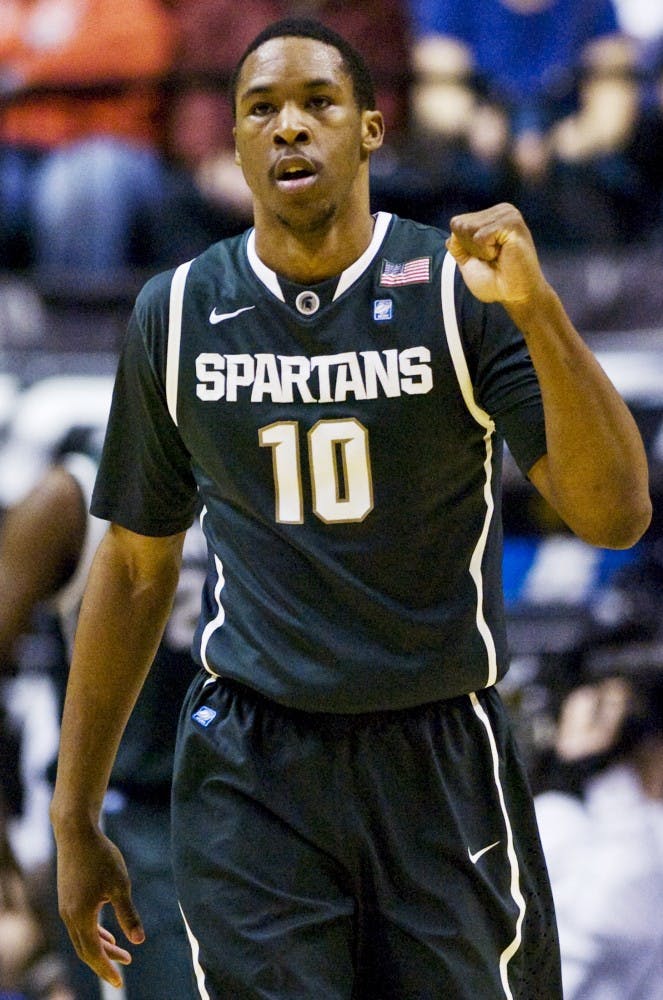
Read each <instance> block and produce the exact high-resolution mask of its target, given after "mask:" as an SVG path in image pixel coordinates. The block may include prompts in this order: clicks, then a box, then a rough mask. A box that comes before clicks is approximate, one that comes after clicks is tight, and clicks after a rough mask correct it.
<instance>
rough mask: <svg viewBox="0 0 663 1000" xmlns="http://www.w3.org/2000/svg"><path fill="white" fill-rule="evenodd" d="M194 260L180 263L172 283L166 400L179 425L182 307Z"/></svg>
mask: <svg viewBox="0 0 663 1000" xmlns="http://www.w3.org/2000/svg"><path fill="white" fill-rule="evenodd" d="M192 264H193V260H188V261H186V263H185V264H180V266H179V267H178V268H177V269H176V271H175V273H174V275H173V278H172V281H171V283H170V303H169V306H168V351H167V353H166V402H167V404H168V412H169V413H170V415H171V417H172V419H173V423H174V424H175V426H177V387H178V383H179V365H180V341H181V339H182V308H183V305H184V286H185V284H186V279H187V275H188V273H189V268H190V267H191V265H192Z"/></svg>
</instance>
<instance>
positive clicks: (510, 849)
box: [469, 692, 527, 1000]
mask: <svg viewBox="0 0 663 1000" xmlns="http://www.w3.org/2000/svg"><path fill="white" fill-rule="evenodd" d="M469 698H470V701H471V703H472V708H473V710H474V714H475V715H476V716H477V718H478V719H479V721H480V722H481V725H482V726H483V727H484V729H485V730H486V735H487V736H488V745H489V747H490V756H491V759H492V764H493V778H494V779H495V787H496V788H497V795H498V798H499V803H500V810H501V812H502V817H503V819H504V828H505V830H506V853H507V858H508V861H509V868H510V870H511V885H510V891H511V898H512V899H513V901H514V903H515V904H516V907H517V909H518V916H517V918H516V925H515V931H514V936H513V940H512V941H511V942H510V943H509V944H508V945H507V946H506V948H505V949H504V951H503V952H502V954H501V955H500V979H501V982H502V989H503V990H504V996H505V997H506V998H507V1000H513V993H512V992H511V987H510V986H509V962H510V961H511V959H512V958H513V956H514V955H515V954H516V952H517V951H518V949H519V948H520V946H521V944H522V939H523V938H522V928H523V920H524V918H525V910H526V909H527V904H526V903H525V897H524V896H523V893H522V889H521V887H520V867H519V865H518V858H517V856H516V851H515V847H514V844H513V829H512V827H511V821H510V819H509V813H508V810H507V807H506V802H505V800H504V790H503V788H502V782H501V781H500V761H499V754H498V752H497V743H496V741H495V734H494V733H493V729H492V726H491V724H490V719H489V718H488V716H487V714H486V712H485V711H484V709H483V706H482V705H481V703H480V702H479V699H478V698H477V696H476V694H475V693H474V692H472V693H470V696H469Z"/></svg>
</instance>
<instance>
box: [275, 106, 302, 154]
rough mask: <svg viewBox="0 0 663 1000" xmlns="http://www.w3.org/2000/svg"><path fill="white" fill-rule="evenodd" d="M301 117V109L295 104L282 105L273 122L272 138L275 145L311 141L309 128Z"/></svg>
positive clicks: (299, 143)
mask: <svg viewBox="0 0 663 1000" xmlns="http://www.w3.org/2000/svg"><path fill="white" fill-rule="evenodd" d="M302 117H303V116H302V111H301V110H300V109H299V108H297V106H296V105H294V104H291V103H286V104H284V105H283V107H282V108H281V111H280V112H279V114H278V117H277V119H276V121H275V123H274V133H273V136H272V138H273V141H274V144H275V145H276V146H295V145H297V146H299V145H306V143H308V142H310V141H311V132H310V129H309V128H308V126H307V125H306V123H305V122H304V121H303V120H302Z"/></svg>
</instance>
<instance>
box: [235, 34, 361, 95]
mask: <svg viewBox="0 0 663 1000" xmlns="http://www.w3.org/2000/svg"><path fill="white" fill-rule="evenodd" d="M272 38H312V39H313V40H314V41H317V42H323V43H324V44H325V45H331V47H332V48H334V49H336V51H337V52H338V53H339V55H340V56H341V61H342V63H343V68H344V69H345V71H346V72H347V74H348V76H349V77H350V79H351V80H352V90H353V93H354V97H355V101H356V102H357V106H358V108H359V109H360V111H365V110H370V111H372V110H373V109H374V108H375V90H374V87H373V80H372V79H371V74H370V71H369V69H368V66H367V65H366V63H365V61H364V59H363V57H362V56H361V55H360V54H359V52H357V50H356V49H355V48H354V46H352V45H351V44H350V42H348V41H347V40H346V39H345V38H343V36H342V35H339V34H338V32H336V31H333V30H332V28H328V27H327V26H326V25H324V24H321V23H320V22H319V21H313V20H310V19H308V18H295V17H292V18H283V19H282V20H280V21H275V22H274V23H273V24H270V25H268V26H267V27H266V28H263V30H262V31H261V32H260V33H259V34H258V35H256V37H255V38H254V39H253V41H252V42H250V43H249V45H248V46H247V47H246V49H245V50H244V53H243V55H242V56H241V57H240V59H239V62H238V63H237V65H236V66H235V69H234V70H233V74H232V76H231V78H230V82H229V84H228V94H229V97H230V103H231V105H232V109H233V114H234V113H235V101H236V99H237V84H238V81H239V75H240V73H241V72H242V67H243V65H244V63H245V62H246V59H247V57H248V56H250V55H251V53H252V52H255V50H256V49H258V48H260V46H261V45H263V44H264V43H265V42H268V41H270V39H272Z"/></svg>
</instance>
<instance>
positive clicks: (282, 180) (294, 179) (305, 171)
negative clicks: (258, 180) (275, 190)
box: [275, 157, 317, 191]
mask: <svg viewBox="0 0 663 1000" xmlns="http://www.w3.org/2000/svg"><path fill="white" fill-rule="evenodd" d="M275 176H276V182H277V184H278V186H279V187H280V188H282V189H285V190H293V191H295V190H299V189H301V188H306V187H309V186H310V185H311V184H312V183H313V182H314V181H315V178H316V176H317V171H316V169H315V167H314V166H313V164H312V163H311V162H310V161H308V160H305V159H304V158H303V157H288V158H287V159H283V160H281V161H280V162H279V163H278V164H277V165H276V171H275Z"/></svg>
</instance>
